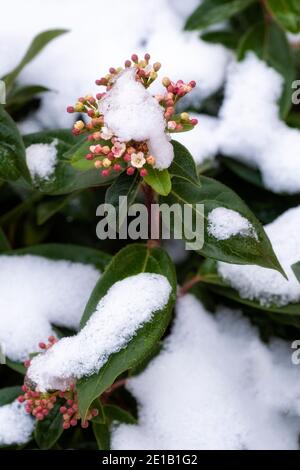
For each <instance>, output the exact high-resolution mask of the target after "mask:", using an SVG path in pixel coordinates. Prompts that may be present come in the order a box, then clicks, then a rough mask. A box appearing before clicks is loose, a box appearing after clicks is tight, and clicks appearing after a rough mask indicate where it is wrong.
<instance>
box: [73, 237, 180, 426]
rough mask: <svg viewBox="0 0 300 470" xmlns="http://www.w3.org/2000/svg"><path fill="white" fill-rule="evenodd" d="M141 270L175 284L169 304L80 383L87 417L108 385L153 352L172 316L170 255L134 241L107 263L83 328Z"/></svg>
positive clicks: (85, 317)
mask: <svg viewBox="0 0 300 470" xmlns="http://www.w3.org/2000/svg"><path fill="white" fill-rule="evenodd" d="M142 272H151V273H158V274H162V275H164V276H166V278H167V279H168V280H169V282H170V284H171V286H172V294H171V296H170V299H169V302H168V304H167V305H166V307H165V308H164V309H163V310H161V311H159V312H157V313H156V314H155V315H154V316H153V319H152V320H151V321H150V322H148V323H146V324H145V325H144V326H143V327H141V328H140V329H139V330H138V331H137V334H136V335H135V336H134V337H133V338H132V340H131V341H130V342H129V343H128V344H127V346H126V348H123V349H122V350H120V351H119V352H117V353H115V354H112V355H111V356H110V357H109V358H108V361H107V362H106V363H105V365H104V366H103V367H102V369H100V371H99V372H98V373H97V374H94V375H92V376H91V377H86V378H83V379H81V380H80V381H79V382H78V383H77V391H78V398H79V409H80V413H81V416H83V417H84V416H85V415H86V412H87V410H88V408H89V406H90V404H91V403H92V401H93V400H94V399H95V398H96V397H98V396H100V395H101V394H102V393H103V392H104V391H105V390H106V389H107V388H109V387H110V386H111V385H112V384H113V383H114V381H115V380H116V378H117V377H118V376H119V375H120V374H122V373H123V372H125V371H127V370H129V369H131V368H133V367H134V366H136V365H137V364H138V363H139V362H140V361H141V360H143V358H145V357H147V356H148V355H149V354H151V351H152V350H153V348H155V346H156V345H157V343H158V341H159V340H160V338H161V337H162V335H163V333H164V332H165V330H166V328H167V326H168V323H169V321H170V318H171V311H172V307H173V304H174V301H175V297H176V276H175V271H174V266H173V264H172V262H171V260H170V258H169V256H168V254H167V253H166V252H165V251H164V250H162V249H161V248H153V249H150V248H147V246H145V245H137V244H133V245H130V246H127V247H126V248H124V249H122V250H121V251H120V252H119V253H117V255H115V256H114V257H113V259H112V261H111V263H110V264H109V265H108V266H107V268H106V270H105V272H104V274H103V275H102V277H101V278H100V280H99V281H98V283H97V284H96V286H95V288H94V290H93V292H92V294H91V297H90V299H89V301H88V303H87V306H86V309H85V311H84V314H83V317H82V320H81V327H83V326H84V325H85V323H86V322H87V320H88V319H89V318H90V316H91V315H92V314H93V313H94V312H95V310H96V307H97V305H98V303H99V301H100V299H101V298H102V297H103V296H104V295H105V294H106V293H107V291H108V289H109V288H110V287H111V286H112V285H113V284H115V283H116V282H117V281H120V280H122V279H125V278H127V277H129V276H132V275H135V274H139V273H142Z"/></svg>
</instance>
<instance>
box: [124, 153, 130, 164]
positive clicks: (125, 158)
mask: <svg viewBox="0 0 300 470" xmlns="http://www.w3.org/2000/svg"><path fill="white" fill-rule="evenodd" d="M123 160H124V162H130V160H131V156H130V155H129V154H128V153H126V154H125V155H124V157H123Z"/></svg>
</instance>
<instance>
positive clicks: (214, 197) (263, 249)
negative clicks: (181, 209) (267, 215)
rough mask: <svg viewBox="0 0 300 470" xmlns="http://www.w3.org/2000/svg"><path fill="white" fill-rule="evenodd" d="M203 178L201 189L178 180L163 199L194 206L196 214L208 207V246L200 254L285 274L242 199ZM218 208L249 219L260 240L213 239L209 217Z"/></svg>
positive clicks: (201, 179) (206, 211)
mask: <svg viewBox="0 0 300 470" xmlns="http://www.w3.org/2000/svg"><path fill="white" fill-rule="evenodd" d="M199 178H200V183H201V185H200V184H193V183H191V182H187V181H186V180H184V179H182V178H177V177H176V178H175V177H174V178H173V180H172V191H171V193H170V194H169V196H168V197H167V198H162V202H167V203H168V204H169V205H171V204H173V203H179V204H180V205H183V204H189V205H191V204H192V205H193V212H195V210H196V207H195V205H196V204H204V211H205V243H204V246H203V248H202V249H201V251H200V253H201V254H203V255H204V256H206V257H209V258H213V259H218V260H222V261H225V262H227V263H237V264H258V265H260V266H264V267H267V268H272V269H276V270H278V271H279V272H283V271H282V268H281V266H280V264H279V262H278V260H277V258H276V256H275V254H274V251H273V249H272V246H271V243H270V241H269V239H268V237H267V235H266V234H265V232H264V229H263V227H262V225H261V224H260V223H259V221H258V220H257V219H256V217H255V216H254V214H253V213H252V212H251V210H250V209H249V208H248V207H247V206H246V204H245V203H244V202H243V201H242V200H241V199H240V198H239V196H238V195H237V194H236V193H234V191H232V190H231V189H229V188H228V187H226V186H225V185H223V184H222V183H219V182H218V181H216V180H214V179H212V178H207V177H205V176H202V175H200V177H199ZM218 207H227V208H230V209H232V210H234V211H236V212H238V213H239V214H240V215H242V216H243V217H245V218H246V219H247V220H248V221H249V222H250V223H251V225H252V226H253V227H254V229H255V231H256V235H257V237H241V236H236V237H231V238H229V239H226V240H217V239H216V238H214V237H212V236H210V235H209V234H208V232H207V218H208V213H209V212H211V211H212V210H213V209H216V208H218ZM183 232H184V231H183Z"/></svg>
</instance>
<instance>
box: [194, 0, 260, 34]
mask: <svg viewBox="0 0 300 470" xmlns="http://www.w3.org/2000/svg"><path fill="white" fill-rule="evenodd" d="M254 2H255V0H204V1H203V2H202V3H201V4H200V5H199V7H198V8H197V9H196V10H195V11H194V12H193V13H192V14H191V16H190V17H189V18H188V19H187V21H186V23H185V29H187V30H193V29H204V28H207V27H208V26H210V25H212V24H215V23H219V22H222V21H224V20H227V19H228V18H231V17H232V16H233V15H235V14H236V13H239V12H241V11H242V10H244V9H245V8H247V7H248V6H249V5H251V4H252V3H254Z"/></svg>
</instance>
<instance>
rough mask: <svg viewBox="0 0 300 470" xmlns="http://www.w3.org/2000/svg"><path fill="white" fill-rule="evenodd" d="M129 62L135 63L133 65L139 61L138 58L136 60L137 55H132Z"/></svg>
mask: <svg viewBox="0 0 300 470" xmlns="http://www.w3.org/2000/svg"><path fill="white" fill-rule="evenodd" d="M131 60H132V61H133V62H135V63H136V62H138V61H139V58H138V56H137V54H132V56H131Z"/></svg>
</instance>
